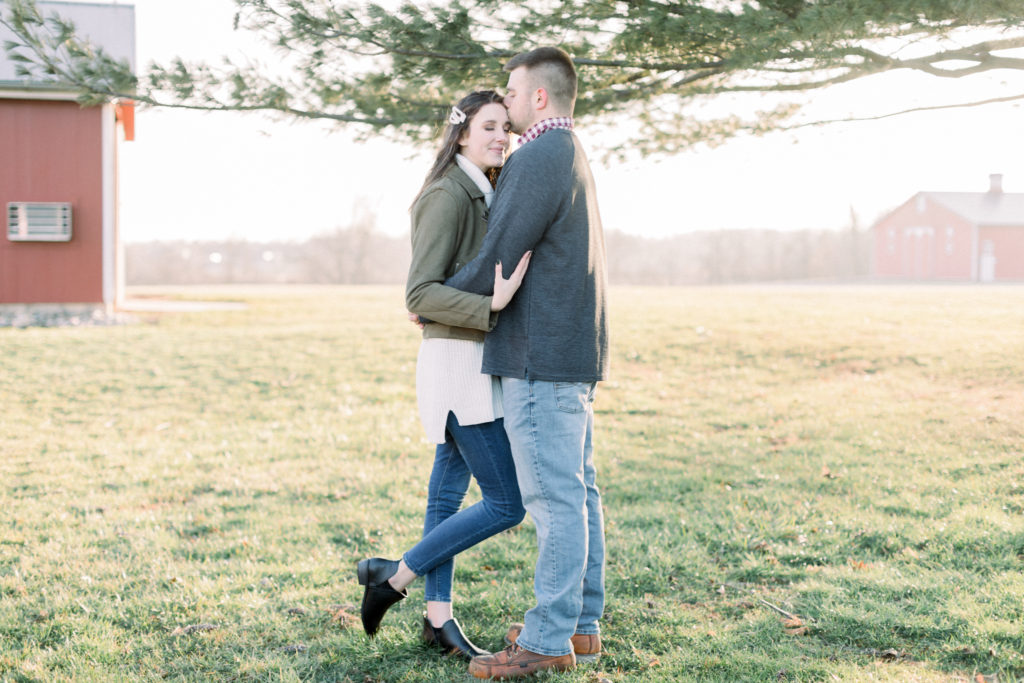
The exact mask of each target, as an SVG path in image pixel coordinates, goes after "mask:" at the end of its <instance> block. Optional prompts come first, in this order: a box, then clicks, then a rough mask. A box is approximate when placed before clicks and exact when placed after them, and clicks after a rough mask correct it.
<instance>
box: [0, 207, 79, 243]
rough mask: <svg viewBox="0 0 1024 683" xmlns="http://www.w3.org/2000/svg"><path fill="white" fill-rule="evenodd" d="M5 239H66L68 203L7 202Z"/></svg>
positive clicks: (69, 209) (68, 217)
mask: <svg viewBox="0 0 1024 683" xmlns="http://www.w3.org/2000/svg"><path fill="white" fill-rule="evenodd" d="M7 239H9V240H11V241H12V242H67V241H69V240H70V239H71V204H69V203H65V202H10V203H9V204H8V205H7Z"/></svg>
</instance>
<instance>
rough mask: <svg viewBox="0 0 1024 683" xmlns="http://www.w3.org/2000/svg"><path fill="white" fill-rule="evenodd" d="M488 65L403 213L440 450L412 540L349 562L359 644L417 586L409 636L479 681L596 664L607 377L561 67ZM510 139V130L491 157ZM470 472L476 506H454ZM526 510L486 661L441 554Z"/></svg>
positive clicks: (422, 364)
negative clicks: (524, 572) (357, 599)
mask: <svg viewBox="0 0 1024 683" xmlns="http://www.w3.org/2000/svg"><path fill="white" fill-rule="evenodd" d="M504 69H505V71H506V72H508V74H509V78H508V88H507V93H506V94H505V96H504V97H502V96H500V95H498V94H497V93H496V92H494V91H489V90H488V91H480V92H474V93H470V94H469V95H467V96H466V97H464V98H463V99H462V100H460V101H459V102H458V104H456V105H455V106H454V107H452V110H451V114H450V116H449V119H448V125H447V127H446V128H445V132H444V138H443V141H442V145H441V149H440V151H439V153H438V155H437V159H436V160H435V162H434V165H433V167H432V168H431V170H430V172H429V173H428V175H427V178H426V180H425V182H424V184H423V188H422V189H421V190H420V193H419V195H418V196H417V197H416V199H415V201H414V202H413V206H412V252H413V253H412V264H411V266H410V269H409V280H408V284H407V288H406V303H407V306H408V308H409V310H410V311H411V313H413V314H416V315H417V316H418V317H419V320H420V321H422V324H423V342H422V345H421V346H420V352H419V358H418V360H417V366H416V393H417V399H418V403H419V412H420V417H421V419H422V421H423V426H424V428H425V430H426V433H427V436H428V437H429V438H430V439H431V440H432V441H434V442H435V443H437V444H438V446H437V450H436V454H435V459H434V466H433V470H432V472H431V475H430V484H429V487H428V500H427V511H426V519H425V521H424V525H423V539H422V540H421V541H420V542H419V543H417V544H416V545H415V546H413V547H412V548H411V549H409V550H408V551H407V552H406V553H405V554H404V555H403V556H402V558H401V559H400V560H387V559H383V558H370V559H365V560H362V561H361V562H359V565H358V578H359V583H360V584H361V585H363V586H365V588H364V593H363V602H362V610H361V616H362V621H363V627H364V629H365V630H366V632H367V634H369V635H370V636H372V635H374V634H375V633H376V632H377V629H378V628H379V626H380V622H381V619H382V618H383V617H384V614H385V612H386V611H387V610H388V608H390V607H391V606H392V605H394V604H395V603H397V602H398V601H400V600H401V599H403V598H404V597H406V596H407V595H408V592H407V590H406V588H407V586H409V584H411V583H412V582H413V581H414V580H416V579H417V578H418V577H421V576H422V577H424V583H425V587H424V593H425V598H426V603H427V611H426V615H425V616H424V621H423V638H424V640H426V641H427V642H428V643H431V644H434V645H436V646H437V647H439V648H440V649H441V650H442V651H444V652H445V653H447V654H454V655H458V656H461V657H464V658H466V659H468V660H469V661H470V664H469V671H470V673H472V674H473V675H474V676H476V677H478V678H517V677H522V676H529V675H531V674H533V673H535V672H537V671H540V670H543V669H554V670H566V669H570V668H572V667H574V666H575V665H576V662H577V660H580V661H585V660H593V659H596V658H597V656H598V655H599V653H600V651H601V639H600V635H599V634H600V627H599V620H600V618H601V614H602V611H603V609H604V523H603V520H602V511H601V498H600V494H599V492H598V489H597V485H596V483H595V477H596V473H595V469H594V457H593V450H592V447H591V434H592V430H593V421H594V413H593V401H594V390H595V386H596V383H597V382H598V381H600V380H603V379H605V377H606V374H607V368H608V321H607V315H606V301H605V288H606V285H605V254H604V238H603V235H602V231H601V219H600V217H599V215H598V210H597V197H596V191H595V189H594V180H593V178H592V176H591V173H590V165H589V163H588V162H587V158H586V156H585V154H584V152H583V148H582V146H581V145H580V142H579V140H578V139H577V138H576V136H575V134H574V133H573V132H572V126H573V123H572V113H573V107H574V104H575V101H576V70H575V67H574V66H573V63H572V60H571V59H570V57H569V55H568V54H566V53H565V52H564V51H563V50H561V49H559V48H554V47H543V48H538V49H535V50H532V51H530V52H525V53H522V54H519V55H516V56H515V57H513V58H512V59H511V60H509V62H508V63H507V64H506V65H505V67H504ZM509 131H513V132H516V133H519V134H520V138H519V147H518V148H517V150H516V151H515V153H513V154H511V155H509V156H508V159H507V161H506V153H507V150H508V145H509ZM510 264H517V265H516V267H515V269H514V270H513V272H512V273H511V274H510V276H509V277H508V278H507V279H506V278H505V277H504V271H503V266H509V265H510ZM499 311H500V313H499ZM471 476H472V477H475V478H476V480H477V483H478V484H479V486H480V491H481V493H482V499H481V500H480V501H479V502H477V503H475V504H474V505H471V506H469V507H467V508H465V509H462V510H460V508H461V506H462V501H463V499H464V497H465V495H466V492H467V490H468V487H469V482H470V477H471ZM525 512H529V513H530V516H531V517H532V519H533V521H534V524H535V526H536V530H537V545H538V558H537V565H536V568H535V573H534V596H535V598H536V605H535V606H534V607H533V608H532V609H530V610H529V611H528V612H526V616H525V619H524V620H523V623H522V624H512V625H511V626H510V627H509V628H508V630H507V632H506V635H505V640H506V642H507V643H509V646H508V647H507V648H506V649H505V650H503V651H501V652H497V653H493V654H492V653H490V652H487V651H485V650H481V649H480V648H478V647H476V646H475V645H474V644H473V643H472V642H471V641H470V640H469V638H467V637H466V635H465V634H464V633H463V632H462V629H461V627H460V626H459V623H458V621H457V620H456V619H455V618H454V616H453V613H452V602H451V601H452V577H453V573H454V572H453V570H454V560H453V558H454V556H455V555H457V554H458V553H459V552H461V551H463V550H465V549H466V548H469V547H471V546H473V545H475V544H477V543H479V542H480V541H482V540H484V539H486V538H489V537H491V536H493V535H495V534H497V533H499V532H501V531H504V530H506V529H509V528H511V527H513V526H515V525H517V524H519V522H521V521H522V519H523V517H524V514H525Z"/></svg>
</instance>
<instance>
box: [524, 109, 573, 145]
mask: <svg viewBox="0 0 1024 683" xmlns="http://www.w3.org/2000/svg"><path fill="white" fill-rule="evenodd" d="M555 128H564V129H566V130H572V118H570V117H568V116H556V117H554V118H551V119H544V120H543V121H538V122H537V123H535V124H533V125H532V126H530V127H529V128H527V129H526V131H525V132H524V133H523V134H522V135H520V136H519V146H520V147H522V146H523V145H525V144H526V143H527V142H530V141H531V140H536V139H537V138H539V137H540V136H541V134H542V133H546V132H548V131H549V130H554V129H555Z"/></svg>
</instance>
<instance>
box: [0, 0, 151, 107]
mask: <svg viewBox="0 0 1024 683" xmlns="http://www.w3.org/2000/svg"><path fill="white" fill-rule="evenodd" d="M2 5H3V3H0V11H3V7H2ZM36 7H37V8H38V9H39V12H40V14H42V15H43V18H44V19H48V18H49V17H51V16H52V15H54V14H57V15H60V16H61V17H63V18H64V19H67V20H70V21H71V23H73V24H74V25H75V29H76V33H77V34H78V35H79V36H81V37H84V38H87V39H88V40H89V42H91V43H92V44H94V45H96V46H98V47H102V48H103V50H104V51H105V52H106V53H107V54H108V55H110V56H111V57H113V58H115V59H126V60H128V64H129V65H130V66H131V69H132V71H133V72H134V71H135V6H134V5H125V4H111V3H108V2H57V1H55V0H39V1H38V2H36ZM47 26H49V24H47ZM8 40H15V37H14V35H13V34H12V33H11V32H10V30H8V28H7V27H6V26H4V25H2V24H0V89H16V90H40V91H45V90H52V89H53V88H54V85H55V84H54V83H53V82H52V81H51V80H50V78H49V77H47V76H46V75H45V74H42V73H35V74H33V76H31V77H25V76H19V75H18V72H17V70H16V69H15V66H16V64H17V62H14V61H12V60H11V59H10V57H9V56H8V54H7V51H6V50H4V49H3V44H4V41H8Z"/></svg>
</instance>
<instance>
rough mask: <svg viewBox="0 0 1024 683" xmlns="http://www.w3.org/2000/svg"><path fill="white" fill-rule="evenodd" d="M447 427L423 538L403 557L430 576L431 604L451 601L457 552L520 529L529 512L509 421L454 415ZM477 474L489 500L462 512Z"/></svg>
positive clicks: (415, 569) (436, 461) (432, 482)
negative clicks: (462, 420)
mask: <svg viewBox="0 0 1024 683" xmlns="http://www.w3.org/2000/svg"><path fill="white" fill-rule="evenodd" d="M445 428H446V433H445V442H444V443H443V444H438V446H437V451H436V453H435V454H434V469H433V470H432V471H431V473H430V485H429V488H428V492H427V513H426V516H425V518H424V520H423V540H421V541H420V542H419V543H417V544H416V545H415V546H413V548H412V549H411V550H409V551H408V552H407V553H405V555H404V556H403V557H402V559H403V560H405V565H406V566H407V567H408V568H409V569H411V570H412V571H413V572H415V573H416V574H417V575H418V576H423V577H424V579H425V588H424V597H425V598H426V599H427V600H428V601H431V602H451V600H452V576H453V575H454V573H455V560H454V557H455V556H456V555H458V554H459V553H460V552H462V551H463V550H465V549H466V548H469V547H472V546H474V545H476V544H477V543H479V542H480V541H482V540H484V539H485V538H490V537H491V536H493V535H494V534H496V533H498V532H500V531H504V530H505V529H509V528H511V527H514V526H515V525H516V524H519V523H520V522H521V521H523V517H524V516H525V515H526V510H525V509H524V508H523V501H522V498H521V497H520V495H519V484H518V483H517V481H516V468H515V464H514V462H513V460H512V450H511V449H510V448H509V445H508V437H507V436H506V435H505V424H504V421H503V420H502V419H501V418H499V419H497V420H495V421H494V422H486V423H484V424H476V425H468V426H465V427H463V426H461V425H460V424H459V422H458V420H456V419H455V415H454V414H453V413H448V422H447V424H446V425H445ZM471 476H473V477H476V481H477V484H479V486H480V492H481V494H483V498H482V500H480V501H478V502H476V503H474V504H473V505H470V506H469V507H468V508H466V509H465V510H459V508H460V507H462V501H463V499H465V497H466V492H467V491H468V490H469V480H470V477H471Z"/></svg>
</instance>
